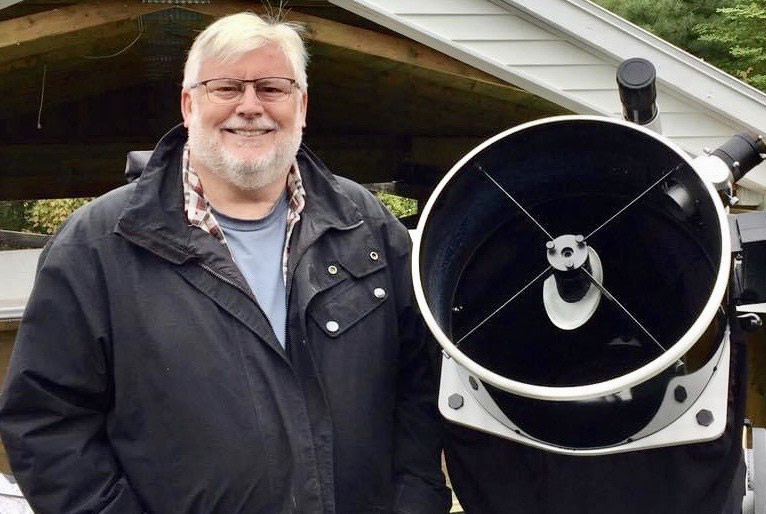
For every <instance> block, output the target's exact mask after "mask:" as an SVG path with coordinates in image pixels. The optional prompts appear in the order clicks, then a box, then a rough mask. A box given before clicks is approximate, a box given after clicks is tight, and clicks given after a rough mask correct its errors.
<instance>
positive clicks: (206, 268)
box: [200, 264, 255, 300]
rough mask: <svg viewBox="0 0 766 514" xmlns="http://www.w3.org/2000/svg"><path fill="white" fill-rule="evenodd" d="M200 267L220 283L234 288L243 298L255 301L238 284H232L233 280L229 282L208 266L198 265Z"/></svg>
mask: <svg viewBox="0 0 766 514" xmlns="http://www.w3.org/2000/svg"><path fill="white" fill-rule="evenodd" d="M200 267H202V269H204V270H205V271H207V272H208V273H210V274H211V275H213V276H214V277H215V278H217V279H218V280H221V281H222V282H225V283H227V284H229V285H230V286H232V287H233V288H235V289H236V290H238V291H240V292H242V293H243V294H244V295H245V296H247V297H248V298H250V299H251V300H255V299H254V298H253V296H252V294H251V293H250V292H249V291H246V290H245V289H244V288H243V287H242V286H240V285H239V284H237V283H236V282H234V281H233V280H230V279H228V278H226V277H224V276H223V275H221V274H220V273H218V272H217V271H215V270H214V269H213V268H211V267H210V266H208V265H206V264H200Z"/></svg>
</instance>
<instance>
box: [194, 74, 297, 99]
mask: <svg viewBox="0 0 766 514" xmlns="http://www.w3.org/2000/svg"><path fill="white" fill-rule="evenodd" d="M251 82H252V84H253V87H254V88H255V97H256V98H258V100H260V101H261V102H266V103H274V102H282V101H284V100H286V99H287V97H288V96H290V94H291V93H292V92H293V88H299V87H300V86H299V85H298V83H297V82H296V81H295V80H294V79H288V78H285V77H263V78H260V79H252V80H241V79H229V78H220V79H210V80H203V81H201V82H197V83H196V84H192V85H190V86H189V89H194V88H195V87H198V86H204V87H205V91H206V92H207V97H208V99H209V100H210V101H211V102H213V103H217V104H230V103H236V102H239V101H240V100H241V99H242V96H243V95H244V94H245V87H247V84H249V83H251Z"/></svg>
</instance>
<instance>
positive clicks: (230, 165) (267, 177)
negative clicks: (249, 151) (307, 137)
mask: <svg viewBox="0 0 766 514" xmlns="http://www.w3.org/2000/svg"><path fill="white" fill-rule="evenodd" d="M299 118H300V117H296V121H297V120H298V119H299ZM221 126H225V127H229V128H241V129H250V130H258V129H277V131H278V132H277V134H278V136H277V139H276V141H275V142H274V145H273V146H272V147H271V150H270V151H269V152H268V153H266V154H265V155H263V156H262V157H260V158H253V159H246V158H241V157H238V156H236V155H233V154H232V153H231V152H230V151H228V150H227V149H225V148H224V147H223V144H222V142H221V133H220V130H219V129H218V128H215V127H214V128H212V129H209V130H208V129H206V128H205V127H204V126H202V123H201V122H200V120H199V116H197V115H196V113H195V114H193V115H192V116H191V120H190V123H189V152H190V154H191V155H192V156H193V158H194V159H195V160H196V161H198V162H199V163H200V164H201V165H202V166H204V167H205V168H207V170H208V171H210V172H211V173H214V174H215V175H217V176H219V177H221V178H222V179H224V180H226V181H227V182H229V183H231V184H233V185H234V186H235V187H237V188H239V189H242V190H244V191H253V190H257V189H261V188H262V187H264V186H267V185H269V184H271V183H273V182H275V181H277V180H279V179H280V178H282V177H283V176H284V175H285V173H286V172H287V170H288V169H289V168H290V166H292V164H293V161H294V160H295V155H296V154H297V153H298V148H299V147H300V144H301V140H302V138H303V131H302V129H301V126H300V125H299V124H298V123H297V122H296V125H295V126H294V127H292V128H283V127H280V126H279V125H278V124H277V123H276V122H275V121H273V120H271V119H270V118H258V119H257V120H255V121H253V122H249V123H248V122H243V121H242V120H238V119H236V117H234V116H233V117H232V118H230V119H229V120H226V121H225V122H224V123H222V124H221ZM248 144H249V142H248V141H246V140H245V141H242V143H241V144H240V146H247V145H248ZM255 144H261V143H260V142H257V143H255Z"/></svg>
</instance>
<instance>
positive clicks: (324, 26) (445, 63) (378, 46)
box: [181, 2, 513, 87]
mask: <svg viewBox="0 0 766 514" xmlns="http://www.w3.org/2000/svg"><path fill="white" fill-rule="evenodd" d="M181 8H183V9H188V10H190V11H194V12H198V13H202V14H206V15H208V16H211V17H214V18H220V17H223V16H227V15H229V14H233V13H237V12H241V11H243V10H244V9H243V5H242V4H240V3H238V2H215V3H212V4H200V5H187V6H183V7H181ZM249 10H253V11H255V12H257V13H259V14H262V13H265V12H266V10H265V9H263V8H256V9H253V8H252V7H250V8H249ZM285 19H286V20H287V21H291V22H295V23H300V24H302V25H304V26H305V27H306V37H307V39H308V40H309V41H313V42H317V43H322V44H325V45H331V46H336V47H338V48H344V49H347V50H352V51H354V52H358V53H361V54H365V55H373V56H376V57H383V58H385V59H389V60H392V61H396V62H399V63H404V64H408V65H411V66H416V67H418V68H424V69H428V70H433V71H438V72H440V73H448V74H452V75H457V76H461V77H467V78H471V79H473V80H478V81H485V82H490V83H494V84H503V82H502V81H500V80H499V79H497V78H496V77H494V76H492V75H490V74H489V73H485V72H483V71H481V70H478V69H476V68H473V67H472V66H469V65H467V64H465V63H462V62H460V61H458V60H457V59H453V58H452V57H449V56H447V55H444V54H442V53H440V52H437V51H436V50H433V49H431V48H429V47H427V46H425V45H422V44H420V43H418V42H416V41H412V40H410V39H407V38H405V37H401V36H393V35H390V34H383V33H381V32H375V31H372V30H367V29H362V28H359V27H354V26H351V25H346V24H343V23H338V22H336V21H332V20H327V19H324V18H319V17H317V16H311V15H309V14H304V13H301V12H298V11H295V10H290V11H288V12H287V13H286V16H285ZM509 87H513V86H509Z"/></svg>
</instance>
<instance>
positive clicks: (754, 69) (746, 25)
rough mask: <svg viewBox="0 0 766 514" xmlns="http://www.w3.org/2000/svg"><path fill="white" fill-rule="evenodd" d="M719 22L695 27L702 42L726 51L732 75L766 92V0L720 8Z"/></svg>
mask: <svg viewBox="0 0 766 514" xmlns="http://www.w3.org/2000/svg"><path fill="white" fill-rule="evenodd" d="M717 14H718V15H719V16H720V19H718V20H716V22H715V23H712V22H706V23H700V24H699V25H697V26H696V30H697V32H698V34H699V37H700V40H701V41H707V42H710V43H714V44H718V45H720V46H723V47H725V48H726V50H727V52H728V55H729V57H730V62H727V63H726V64H725V65H723V66H721V67H722V68H723V69H724V70H726V71H728V72H729V73H731V74H732V75H734V76H736V77H738V78H740V79H742V80H744V81H746V82H748V83H749V84H751V85H752V86H755V87H757V88H760V89H762V90H764V91H766V31H765V30H764V29H766V0H750V1H747V2H737V3H735V4H734V5H731V6H727V7H720V8H718V9H717Z"/></svg>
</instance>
